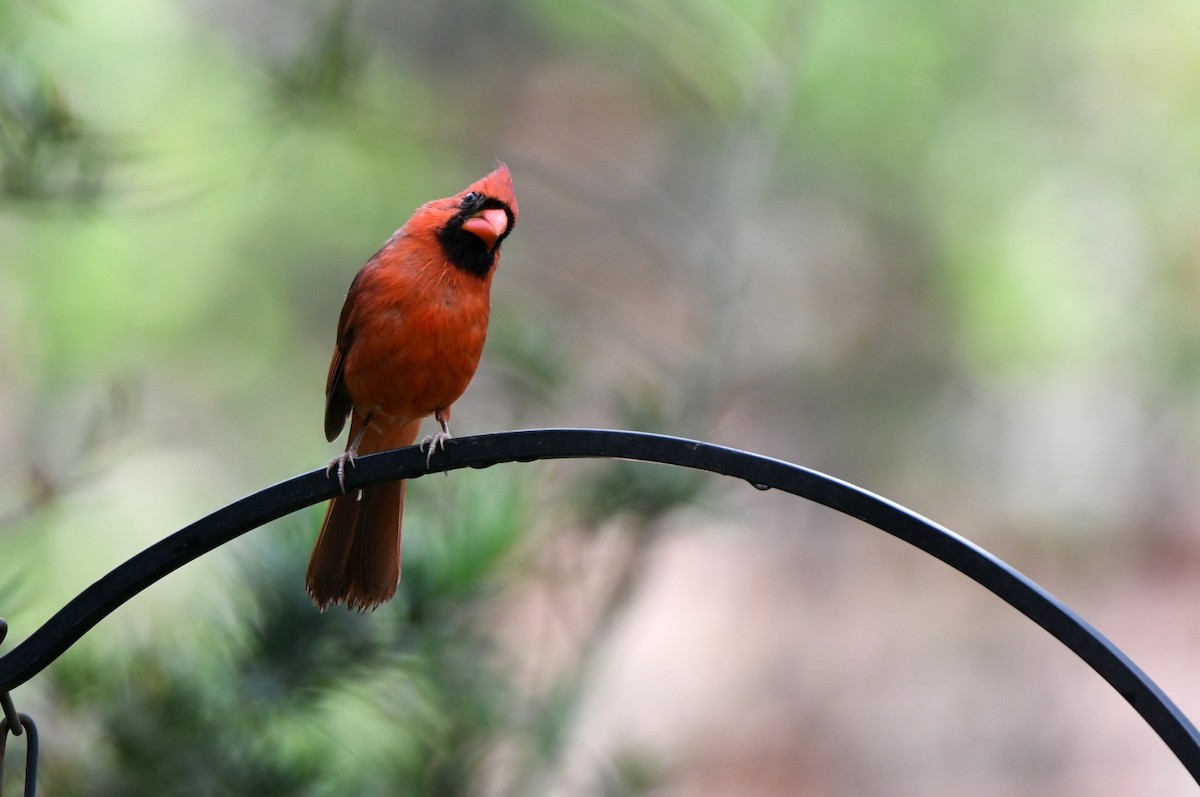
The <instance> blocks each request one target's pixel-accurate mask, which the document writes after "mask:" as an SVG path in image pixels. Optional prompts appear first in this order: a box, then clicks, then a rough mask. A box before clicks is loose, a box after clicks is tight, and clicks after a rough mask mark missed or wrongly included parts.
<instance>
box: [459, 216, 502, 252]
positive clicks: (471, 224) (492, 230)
mask: <svg viewBox="0 0 1200 797" xmlns="http://www.w3.org/2000/svg"><path fill="white" fill-rule="evenodd" d="M462 228H463V229H464V230H466V231H467V232H469V233H473V234H475V235H477V236H479V239H480V240H481V241H483V243H484V244H485V245H486V246H487V248H488V249H491V248H492V247H493V246H495V245H496V241H497V240H498V239H499V238H500V236H501V235H504V232H505V230H507V229H508V214H507V213H505V212H504V211H503V210H500V209H498V208H493V209H492V210H483V211H480V212H479V213H478V214H477V215H475V216H472V217H471V218H469V219H467V220H466V221H464V222H463V226H462Z"/></svg>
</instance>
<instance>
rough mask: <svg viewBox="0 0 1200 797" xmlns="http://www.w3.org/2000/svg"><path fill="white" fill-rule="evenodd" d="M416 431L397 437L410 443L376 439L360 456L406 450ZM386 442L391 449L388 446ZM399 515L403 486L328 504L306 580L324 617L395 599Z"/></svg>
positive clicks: (413, 426)
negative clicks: (334, 609)
mask: <svg viewBox="0 0 1200 797" xmlns="http://www.w3.org/2000/svg"><path fill="white" fill-rule="evenodd" d="M418 425H419V423H412V424H407V425H406V426H405V427H404V429H403V430H402V431H401V435H402V436H404V437H407V438H408V439H406V440H403V441H402V442H401V441H400V437H397V438H396V439H395V440H394V441H383V440H378V439H377V440H374V441H372V442H373V443H375V444H376V445H372V447H371V448H368V449H366V450H362V449H361V448H360V453H363V454H367V453H373V452H374V451H382V450H385V449H386V448H388V447H399V446H403V445H410V444H411V443H412V441H413V440H414V439H415V438H416V433H417V428H418ZM410 431H411V436H410V435H409V432H410ZM353 434H354V428H353V426H352V427H351V435H352V436H353ZM363 442H364V444H365V443H366V442H367V439H364V441H363ZM387 442H394V443H395V445H392V446H388V445H386V443H387ZM376 446H379V447H376ZM364 448H365V446H364ZM403 510H404V482H403V481H397V482H388V483H386V484H378V485H375V486H373V487H367V488H365V489H363V490H362V493H361V495H360V494H359V493H358V492H352V493H349V494H347V495H341V496H338V497H337V498H334V499H333V500H332V501H330V502H329V509H327V510H326V512H325V521H324V523H322V525H321V534H320V536H318V537H317V544H316V547H315V548H313V553H312V558H311V559H309V562H308V576H307V580H306V584H307V588H308V594H309V595H311V596H312V599H313V601H314V602H315V603H316V604H317V606H318V607H319V608H320V609H321V610H322V611H324V610H325V609H326V608H327V607H329V606H330V605H331V604H336V603H344V604H346V607H347V608H349V609H355V610H358V611H360V612H362V611H367V610H368V609H374V608H375V607H376V606H378V605H379V604H381V603H384V602H386V601H388V600H391V598H392V596H393V595H395V594H396V585H397V583H398V582H399V581H400V526H401V514H402V512H403Z"/></svg>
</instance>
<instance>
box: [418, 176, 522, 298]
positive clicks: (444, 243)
mask: <svg viewBox="0 0 1200 797" xmlns="http://www.w3.org/2000/svg"><path fill="white" fill-rule="evenodd" d="M422 213H428V214H430V216H432V220H433V223H434V225H435V234H436V236H437V240H438V244H439V245H440V246H441V247H442V252H443V253H444V254H445V255H446V259H447V260H448V261H449V262H450V263H451V265H453V266H455V267H456V268H459V269H462V270H463V271H466V272H467V273H469V274H474V275H476V276H478V277H486V276H487V275H488V274H489V273H491V270H492V268H493V267H494V266H495V264H496V259H497V257H498V256H499V253H500V244H501V243H503V242H504V239H505V238H507V237H508V235H509V233H511V232H512V230H513V227H515V226H516V224H517V197H516V195H515V194H514V193H513V185H512V175H510V174H509V172H508V167H507V166H505V165H504V164H503V163H499V164H497V166H496V168H495V170H493V171H492V172H491V174H488V175H486V176H485V177H481V178H480V179H478V180H476V181H475V182H473V183H471V185H469V186H467V187H466V188H465V189H464V190H463V191H462V192H460V193H458V194H455V195H454V196H452V197H448V198H446V199H436V200H434V201H433V202H430V203H428V204H427V205H425V207H423V208H422V209H421V210H420V211H418V215H421V214H422Z"/></svg>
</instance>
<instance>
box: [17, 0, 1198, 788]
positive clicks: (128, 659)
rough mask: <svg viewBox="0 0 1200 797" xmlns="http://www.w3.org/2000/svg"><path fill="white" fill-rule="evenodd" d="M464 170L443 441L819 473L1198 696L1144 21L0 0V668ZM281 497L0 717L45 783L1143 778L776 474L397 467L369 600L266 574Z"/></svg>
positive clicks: (995, 643) (377, 0)
mask: <svg viewBox="0 0 1200 797" xmlns="http://www.w3.org/2000/svg"><path fill="white" fill-rule="evenodd" d="M497 158H499V159H503V160H505V161H506V162H507V163H508V164H509V166H510V167H511V168H512V171H513V173H514V176H515V181H516V185H517V192H518V196H519V198H520V203H521V222H520V225H519V227H518V229H517V230H516V232H515V233H514V235H513V236H512V237H511V238H510V239H509V240H508V242H507V243H506V244H505V247H504V249H505V252H504V258H503V262H502V263H501V268H500V272H499V274H498V276H497V279H496V283H495V292H494V297H493V298H494V317H493V323H492V331H491V335H490V338H489V343H488V347H487V350H486V351H485V354H484V362H483V365H482V367H481V370H480V373H479V374H478V376H477V377H476V379H475V382H474V383H473V385H472V387H471V388H470V390H469V391H468V393H467V395H466V396H465V397H464V398H463V399H462V400H461V402H460V403H459V404H458V405H456V412H455V421H456V424H455V432H456V433H458V434H468V433H482V432H486V431H492V430H499V429H507V428H516V427H537V426H552V425H574V426H593V425H594V426H616V427H625V428H636V429H645V430H651V431H661V432H667V433H672V434H678V435H685V436H695V437H700V438H703V439H707V440H711V441H714V442H717V443H722V444H727V445H733V446H738V447H744V448H747V449H751V450H754V451H757V452H760V453H764V454H768V455H772V456H776V457H780V458H783V459H787V460H790V461H794V462H798V463H800V464H804V465H808V466H811V467H814V468H817V469H819V470H822V471H825V472H828V473H831V474H833V475H836V476H839V477H842V478H845V479H848V480H850V481H853V482H856V483H859V484H861V485H863V486H865V487H867V488H868V489H871V490H873V491H875V492H878V493H882V494H884V495H886V496H888V497H890V498H892V499H894V500H897V501H899V502H901V503H903V504H905V505H907V506H910V507H912V508H914V509H916V510H917V511H919V512H922V513H923V514H926V515H928V516H930V517H932V518H934V519H936V520H938V521H939V522H942V523H944V524H946V525H949V526H950V527H952V528H954V529H955V530H957V531H959V532H961V533H963V534H964V535H966V536H968V537H969V538H971V539H973V540H975V541H977V542H979V543H980V544H982V545H984V546H985V547H988V548H989V549H991V550H993V551H994V552H996V553H997V554H998V555H1000V556H1001V557H1003V558H1005V559H1006V560H1008V561H1009V562H1011V563H1012V564H1014V565H1015V566H1017V567H1018V568H1019V569H1021V570H1023V571H1024V572H1026V573H1027V574H1029V575H1030V576H1031V577H1033V578H1034V579H1035V580H1037V581H1039V582H1040V583H1042V584H1043V585H1045V586H1046V587H1047V588H1049V589H1050V590H1051V591H1052V592H1054V593H1055V594H1056V595H1058V596H1059V597H1060V598H1062V599H1063V600H1065V601H1066V602H1067V603H1069V604H1070V605H1072V606H1073V607H1074V608H1075V609H1076V610H1077V611H1079V612H1080V613H1081V614H1082V615H1083V616H1084V617H1086V618H1087V619H1089V620H1090V621H1091V622H1092V623H1093V624H1094V625H1096V626H1097V627H1099V628H1100V629H1101V630H1102V631H1103V632H1105V633H1106V634H1107V635H1108V636H1109V637H1111V638H1112V639H1113V640H1114V641H1115V642H1116V643H1117V644H1118V645H1120V646H1121V647H1122V648H1123V649H1124V650H1125V651H1126V652H1127V653H1128V654H1129V655H1130V656H1131V657H1132V658H1133V659H1134V660H1135V661H1136V662H1138V663H1139V664H1140V665H1141V666H1142V667H1143V668H1144V669H1145V670H1146V671H1147V672H1148V673H1149V674H1150V675H1151V677H1153V678H1154V679H1156V680H1157V682H1158V683H1159V684H1160V685H1161V686H1162V687H1163V688H1164V690H1165V691H1166V692H1167V693H1168V694H1169V695H1171V696H1172V697H1173V698H1174V699H1175V700H1176V701H1177V702H1178V703H1179V704H1180V706H1181V707H1182V708H1183V710H1184V711H1185V712H1187V713H1189V714H1190V715H1191V716H1193V717H1197V716H1200V681H1198V680H1197V678H1196V671H1197V664H1198V662H1200V611H1198V610H1197V609H1198V607H1200V498H1198V497H1197V491H1196V485H1197V483H1198V482H1200V462H1198V456H1197V451H1198V449H1197V444H1198V442H1200V414H1198V412H1197V409H1198V406H1200V405H1198V388H1200V367H1198V366H1200V315H1198V313H1197V305H1198V303H1200V232H1198V229H1200V228H1198V225H1197V220H1198V219H1200V5H1198V4H1197V3H1195V2H1194V0H1152V2H1150V3H1148V4H1147V3H1141V4H1130V3H1117V2H1109V1H1108V0H1099V1H1098V0H1088V1H1087V2H1078V1H1073V0H1053V1H1052V2H1044V3H1038V4H1029V3H1019V2H995V0H988V1H987V2H979V1H978V0H967V1H966V2H958V3H941V2H932V1H931V0H887V1H885V2H873V1H871V0H791V1H790V2H780V1H779V0H639V2H630V1H628V0H625V1H622V0H612V2H600V1H599V0H511V1H510V2H488V1H487V0H447V2H441V3H405V2H385V1H384V0H373V1H372V0H305V1H304V2H285V1H284V0H264V2H256V3H243V2H235V0H72V2H64V1H62V0H0V452H3V455H2V456H0V616H3V617H5V618H6V619H8V621H9V622H10V624H11V625H12V627H13V630H12V632H11V633H10V639H9V640H8V641H7V642H6V643H5V648H4V649H11V646H12V645H13V644H14V643H15V642H17V641H19V640H20V639H23V638H24V637H25V636H26V635H27V634H28V633H29V632H31V631H32V630H33V629H34V628H35V627H36V626H37V625H39V624H40V623H41V622H43V621H44V620H45V619H47V618H48V617H49V616H50V614H51V613H53V611H55V610H56V609H57V608H58V607H60V606H61V605H62V604H63V603H64V602H65V601H66V600H67V599H69V598H71V597H73V596H74V595H75V594H77V593H78V592H79V591H80V590H81V589H83V588H84V587H85V586H86V585H87V584H89V583H91V581H92V580H94V579H95V578H98V577H99V576H100V575H102V574H103V573H105V572H107V571H108V570H109V569H111V568H112V567H114V566H115V565H117V564H118V563H120V562H121V561H123V560H124V559H126V558H127V557H128V556H130V555H132V554H133V553H135V552H136V551H138V550H140V549H142V548H143V547H145V546H146V545H147V544H149V543H151V542H152V541H154V540H156V539H158V538H160V537H162V536H165V535H166V534H168V533H169V532H172V531H174V530H176V529H177V528H179V527H181V526H183V525H185V524H186V523H188V522H190V521H192V520H194V519H196V518H197V517H200V516H202V515H204V514H207V513H208V512H210V511H212V510H214V509H216V508H218V507H220V506H222V505H224V504H226V503H228V502H230V501H232V500H235V499H237V498H239V497H241V496H243V495H245V494H248V493H250V492H252V491H254V490H256V489H258V488H260V487H262V486H264V485H266V484H269V483H272V482H275V481H279V480H282V479H285V478H288V477H290V476H292V475H294V474H296V473H299V472H303V471H307V470H311V469H313V468H315V467H318V466H320V465H321V464H323V463H324V462H325V461H327V460H328V458H329V457H330V456H332V455H333V454H334V453H336V452H337V450H338V449H337V447H336V446H334V445H329V444H326V443H325V441H324V440H323V439H322V434H321V420H320V419H321V415H322V403H323V395H322V394H323V386H324V378H325V371H326V367H327V365H328V359H329V355H330V351H331V347H332V342H333V334H334V328H335V323H336V318H337V313H338V310H339V308H340V306H341V302H342V299H343V297H344V295H345V290H346V288H347V286H348V285H349V283H350V280H351V278H352V277H353V275H354V273H355V271H356V270H357V269H358V267H359V266H360V265H361V263H362V262H363V260H364V259H365V258H366V257H367V256H368V255H370V253H371V252H373V251H374V250H375V249H376V248H377V247H378V245H379V244H380V243H381V242H382V241H383V240H385V239H386V237H387V236H388V235H389V234H390V233H391V232H392V230H393V229H395V228H396V227H398V226H399V225H400V224H401V223H403V221H404V220H405V219H406V218H407V216H408V214H409V213H410V212H411V211H412V209H413V208H414V207H416V206H417V205H418V204H420V203H421V202H423V201H425V200H427V199H430V198H433V197H440V196H445V195H448V194H450V193H453V192H456V191H458V190H460V189H461V188H462V187H463V186H464V185H466V184H467V183H468V182H470V181H471V180H472V179H474V178H475V177H477V176H479V175H481V174H483V173H484V172H486V171H487V170H489V169H490V168H491V166H492V163H493V161H494V160H495V159H497ZM320 515H321V509H320V508H314V509H312V510H311V511H306V512H302V513H299V514H297V515H295V516H293V517H290V518H287V519H285V520H283V521H280V522H278V523H276V524H273V525H272V526H269V527H267V528H264V529H261V530H259V531H256V532H254V533H253V534H251V535H248V536H247V537H246V538H243V539H241V540H239V541H237V542H235V543H233V544H231V545H229V546H226V547H225V548H223V549H222V550H220V551H218V552H217V553H215V554H213V555H211V556H209V557H206V558H205V559H204V560H203V561H201V562H198V563H195V564H193V565H189V566H188V567H187V568H185V569H184V570H182V571H180V572H179V573H177V574H175V575H174V576H172V577H171V578H169V579H168V580H166V581H165V582H163V583H160V584H159V585H157V586H155V587H154V588H152V589H150V590H149V591H148V592H147V593H145V594H144V595H142V596H140V597H139V598H137V599H136V600H134V601H133V602H132V603H131V604H129V605H127V606H126V607H125V608H123V609H121V610H120V611H119V612H118V613H117V614H115V615H114V616H112V617H111V618H109V619H108V620H106V621H105V622H104V623H103V624H102V625H101V626H100V627H98V628H97V629H96V630H94V631H93V632H92V633H90V634H89V635H88V636H87V637H86V638H85V639H84V640H83V641H82V642H81V643H79V644H78V645H77V646H76V647H75V648H74V649H72V650H71V651H70V652H69V654H68V655H66V656H65V657H63V658H62V659H61V660H60V661H59V662H58V663H56V664H55V665H54V666H53V667H52V668H51V669H50V670H48V671H47V672H46V673H44V674H43V675H41V676H40V677H39V678H37V679H36V680H35V681H33V682H31V683H29V684H28V685H26V686H23V687H21V688H20V689H19V690H18V691H17V692H16V693H15V695H14V697H15V699H16V701H17V704H18V705H19V706H20V707H21V708H22V709H23V710H25V711H27V712H29V713H31V714H32V715H33V716H34V717H35V718H36V719H37V720H38V721H39V724H40V727H41V729H42V733H43V737H44V738H43V754H42V768H41V783H42V788H43V791H44V793H46V794H54V795H118V794H119V795H162V794H188V795H217V794H222V795H223V794H255V795H327V794H328V795H332V794H346V793H355V794H361V795H418V794H420V795H426V794H428V795H451V794H481V795H497V796H499V795H556V796H557V795H670V796H671V797H675V796H676V795H764V796H773V795H799V794H803V795H868V796H870V795H917V794H921V795H926V794H971V795H982V796H985V797H986V796H995V797H1000V796H1001V795H1026V794H1041V795H1072V797H1074V796H1075V795H1082V794H1089V795H1130V794H1138V795H1143V796H1154V795H1163V796H1164V797H1165V796H1166V795H1182V794H1194V793H1195V784H1194V783H1192V782H1191V781H1190V779H1189V778H1188V776H1187V774H1186V772H1185V771H1184V770H1183V768H1182V766H1181V765H1179V764H1178V762H1176V761H1175V759H1174V758H1173V757H1172V756H1171V754H1170V753H1169V751H1168V750H1167V748H1166V747H1165V745H1163V744H1162V743H1161V742H1160V741H1159V740H1158V739H1157V737H1155V736H1154V735H1153V733H1152V732H1151V731H1150V730H1149V729H1148V728H1147V727H1146V726H1145V725H1144V724H1143V723H1142V722H1141V720H1140V719H1139V718H1138V717H1137V715H1136V714H1135V713H1134V712H1133V710H1132V709H1131V708H1130V707H1129V706H1128V705H1126V704H1125V703H1124V702H1123V700H1122V699H1121V698H1120V697H1119V696H1118V695H1116V694H1115V693H1113V692H1112V691H1111V690H1110V689H1109V688H1108V687H1107V686H1106V685H1105V684H1104V683H1103V682H1102V681H1101V680H1100V678H1099V677H1098V676H1096V675H1095V674H1094V673H1092V672H1091V671H1090V670H1089V669H1087V668H1086V666H1084V665H1083V664H1082V663H1080V662H1078V661H1077V660H1075V659H1074V657H1073V656H1072V655H1071V654H1069V653H1068V652H1067V651H1066V650H1065V649H1062V648H1061V647H1059V646H1058V645H1057V644H1056V643H1054V642H1053V640H1051V639H1050V637H1049V636H1048V635H1046V634H1045V633H1044V632H1042V631H1041V630H1040V629H1038V628H1036V627H1034V626H1033V625H1032V624H1031V623H1029V622H1027V621H1025V620H1023V619H1022V618H1020V617H1018V616H1017V615H1016V614H1015V613H1014V612H1013V611H1012V610H1010V609H1009V608H1007V607H1006V606H1004V605H1003V604H1001V603H1000V601H998V600H997V599H995V598H994V597H992V596H990V595H989V594H986V593H983V591H982V590H981V589H980V588H978V587H976V586H974V585H973V584H971V583H970V582H968V581H967V580H966V579H965V578H963V577H961V576H959V575H958V574H956V573H954V572H952V571H950V570H949V569H948V568H945V567H944V566H942V565H940V564H938V563H936V562H934V561H932V560H929V559H927V558H926V557H924V556H922V555H919V554H918V553H916V552H915V551H913V550H910V549H908V548H907V547H906V546H904V545H902V544H900V543H898V542H896V541H894V540H892V539H890V538H887V537H886V536H885V535H883V534H881V533H878V532H876V531H874V530H872V529H869V528H865V527H863V526H861V525H860V524H857V523H855V522H852V521H849V520H847V519H844V518H841V517H839V516H835V515H834V514H833V513H831V512H828V511H826V510H822V509H819V508H816V507H811V506H808V505H805V504H803V503H802V502H799V501H798V500H796V499H791V498H788V497H786V496H778V495H774V494H771V493H759V492H758V491H755V490H753V489H751V488H750V487H749V486H747V485H745V484H741V483H736V484H734V483H725V482H723V481H721V480H718V479H715V478H709V477H698V476H693V475H689V474H688V473H685V472H682V471H672V470H668V469H664V468H656V467H652V466H634V465H630V464H621V463H601V462H585V463H537V464H527V465H512V466H506V467H502V468H492V469H489V470H487V471H483V472H469V473H464V472H456V473H454V474H453V475H452V476H451V477H450V478H428V479H421V480H419V481H417V482H415V483H414V484H413V485H411V489H410V490H409V505H408V508H407V514H406V522H405V530H406V535H405V573H404V579H403V581H402V584H401V591H400V594H399V596H398V598H397V600H396V601H395V602H394V603H392V604H390V605H388V606H386V607H383V608H381V609H379V610H378V611H376V612H375V613H373V614H371V615H367V616H358V615H352V614H347V613H344V612H340V611H331V612H329V613H327V614H325V615H321V614H318V613H317V612H316V611H315V609H313V607H312V606H311V604H310V603H309V602H308V600H307V597H306V596H305V594H304V590H303V570H304V565H305V561H306V557H307V553H308V548H309V546H310V545H311V542H312V539H313V538H314V536H315V533H316V528H317V525H318V523H319V520H320ZM14 747H16V749H18V750H19V749H21V748H20V746H19V745H18V744H14ZM8 763H9V769H10V777H11V776H12V770H14V769H15V770H19V762H16V761H10V762H8Z"/></svg>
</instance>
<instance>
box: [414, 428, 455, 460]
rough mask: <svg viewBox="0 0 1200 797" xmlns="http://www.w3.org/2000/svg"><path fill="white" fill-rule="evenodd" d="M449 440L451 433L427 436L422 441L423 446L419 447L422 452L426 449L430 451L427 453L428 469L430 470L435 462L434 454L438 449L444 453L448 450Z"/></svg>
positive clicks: (437, 433) (435, 433)
mask: <svg viewBox="0 0 1200 797" xmlns="http://www.w3.org/2000/svg"><path fill="white" fill-rule="evenodd" d="M449 439H450V433H449V432H434V433H433V434H427V435H425V437H424V438H423V439H422V440H421V445H420V446H418V448H419V449H420V450H421V451H425V449H426V447H428V449H429V450H428V451H425V467H426V468H428V467H429V465H430V463H432V462H433V452H434V451H435V450H436V449H439V448H440V449H441V450H442V451H445V450H446V441H447V440H449Z"/></svg>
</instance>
